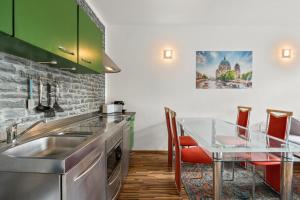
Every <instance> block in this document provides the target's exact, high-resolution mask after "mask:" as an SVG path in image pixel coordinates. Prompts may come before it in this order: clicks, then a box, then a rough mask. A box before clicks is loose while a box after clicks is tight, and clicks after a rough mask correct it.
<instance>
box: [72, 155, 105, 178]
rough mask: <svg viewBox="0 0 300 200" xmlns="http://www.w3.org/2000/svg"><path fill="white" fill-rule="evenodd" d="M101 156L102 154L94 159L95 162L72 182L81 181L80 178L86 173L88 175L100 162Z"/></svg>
mask: <svg viewBox="0 0 300 200" xmlns="http://www.w3.org/2000/svg"><path fill="white" fill-rule="evenodd" d="M102 156H103V153H101V154H100V155H99V156H98V158H97V159H96V161H95V162H94V163H93V164H91V165H90V167H89V168H88V169H87V170H85V171H84V172H83V173H82V174H80V175H79V176H77V177H76V178H74V179H73V181H74V182H76V181H78V180H79V179H81V178H82V177H84V176H85V175H86V174H87V173H89V172H90V171H91V170H92V169H93V168H94V167H95V166H96V165H97V164H98V163H99V161H100V160H101V158H102Z"/></svg>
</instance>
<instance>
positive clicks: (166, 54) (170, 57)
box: [164, 49, 173, 59]
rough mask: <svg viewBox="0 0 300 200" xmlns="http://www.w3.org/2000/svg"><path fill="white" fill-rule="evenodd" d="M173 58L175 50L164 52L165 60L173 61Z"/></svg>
mask: <svg viewBox="0 0 300 200" xmlns="http://www.w3.org/2000/svg"><path fill="white" fill-rule="evenodd" d="M172 58H173V50H171V49H165V50H164V59H172Z"/></svg>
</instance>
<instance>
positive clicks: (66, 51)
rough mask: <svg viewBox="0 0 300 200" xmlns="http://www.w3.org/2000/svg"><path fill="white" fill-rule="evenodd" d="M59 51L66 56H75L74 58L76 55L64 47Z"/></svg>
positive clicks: (60, 47)
mask: <svg viewBox="0 0 300 200" xmlns="http://www.w3.org/2000/svg"><path fill="white" fill-rule="evenodd" d="M58 49H59V50H60V51H62V52H64V53H66V54H69V55H73V56H74V55H75V53H74V52H72V51H70V50H68V49H66V48H65V47H63V46H58Z"/></svg>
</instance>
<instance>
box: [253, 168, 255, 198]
mask: <svg viewBox="0 0 300 200" xmlns="http://www.w3.org/2000/svg"><path fill="white" fill-rule="evenodd" d="M252 199H253V200H254V199H255V165H252Z"/></svg>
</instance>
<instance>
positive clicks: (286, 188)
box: [177, 118, 300, 200]
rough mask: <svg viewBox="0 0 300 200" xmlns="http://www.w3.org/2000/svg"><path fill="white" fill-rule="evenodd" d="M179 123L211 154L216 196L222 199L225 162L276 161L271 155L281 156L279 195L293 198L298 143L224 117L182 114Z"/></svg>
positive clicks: (179, 125)
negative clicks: (222, 118) (244, 126)
mask: <svg viewBox="0 0 300 200" xmlns="http://www.w3.org/2000/svg"><path fill="white" fill-rule="evenodd" d="M177 124H178V127H179V130H181V134H183V133H184V134H185V135H190V136H191V137H193V138H194V139H195V140H196V141H197V143H198V145H199V146H200V147H202V148H204V149H206V150H207V151H208V152H210V153H211V154H212V158H213V195H214V199H216V200H219V199H222V196H221V195H222V172H221V171H222V162H252V161H263V162H268V161H269V162H271V161H273V162H274V160H269V158H270V156H269V155H276V156H277V157H278V158H280V162H281V170H280V171H281V174H280V177H281V178H280V197H281V198H280V199H282V200H287V199H292V178H293V163H294V162H299V161H300V160H299V158H297V157H295V156H294V153H298V152H300V145H299V144H295V143H292V142H290V141H288V140H286V141H285V140H280V139H278V138H275V137H272V136H268V135H267V134H266V133H264V132H261V131H254V130H250V129H246V128H243V127H240V126H238V125H236V124H233V123H230V122H226V121H224V120H221V119H214V118H179V119H177Z"/></svg>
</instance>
